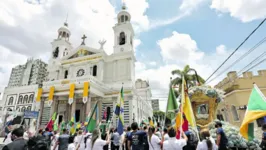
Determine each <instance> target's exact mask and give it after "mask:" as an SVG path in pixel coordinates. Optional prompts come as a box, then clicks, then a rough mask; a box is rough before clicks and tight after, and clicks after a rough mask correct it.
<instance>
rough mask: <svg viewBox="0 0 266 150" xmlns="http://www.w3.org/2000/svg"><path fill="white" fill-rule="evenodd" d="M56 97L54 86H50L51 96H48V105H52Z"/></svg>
mask: <svg viewBox="0 0 266 150" xmlns="http://www.w3.org/2000/svg"><path fill="white" fill-rule="evenodd" d="M53 99H54V86H51V87H50V92H49V98H48V105H49V106H51V105H52V103H53Z"/></svg>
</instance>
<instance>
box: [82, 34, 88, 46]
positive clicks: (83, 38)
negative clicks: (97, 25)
mask: <svg viewBox="0 0 266 150" xmlns="http://www.w3.org/2000/svg"><path fill="white" fill-rule="evenodd" d="M86 38H87V36H86V35H85V34H83V36H82V37H81V39H82V40H83V41H82V43H81V45H85V39H86Z"/></svg>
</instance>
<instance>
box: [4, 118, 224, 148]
mask: <svg viewBox="0 0 266 150" xmlns="http://www.w3.org/2000/svg"><path fill="white" fill-rule="evenodd" d="M216 127H217V141H216V142H215V140H214V139H212V138H211V136H210V133H209V131H208V130H207V129H203V130H201V132H200V138H201V139H200V142H198V140H197V138H195V135H194V134H193V133H192V132H190V131H186V132H182V131H181V136H180V138H177V137H176V136H177V134H176V132H177V131H176V130H175V129H174V128H173V127H169V128H167V129H166V128H165V129H163V130H161V129H160V128H159V127H157V128H155V127H153V126H144V127H139V126H138V124H137V123H136V122H134V123H132V124H131V127H127V129H126V130H125V131H124V133H123V134H122V135H120V134H119V133H118V132H117V130H116V129H114V128H112V129H110V130H109V131H107V130H106V132H102V131H100V130H99V129H94V131H93V132H92V133H90V132H86V131H85V130H81V129H76V132H75V133H74V134H73V135H71V134H70V132H69V131H68V130H67V129H62V131H61V133H59V132H57V131H49V129H48V128H46V129H45V130H42V129H40V130H39V131H38V133H37V135H27V136H25V134H26V132H25V130H24V129H23V127H19V128H16V129H14V130H13V131H12V132H10V134H8V136H7V138H6V139H5V141H10V142H9V143H7V144H6V145H5V146H4V148H3V150H109V149H111V150H226V144H227V142H228V140H227V138H226V135H225V133H224V132H223V129H222V125H221V123H219V122H218V123H217V124H216ZM195 139H196V140H195Z"/></svg>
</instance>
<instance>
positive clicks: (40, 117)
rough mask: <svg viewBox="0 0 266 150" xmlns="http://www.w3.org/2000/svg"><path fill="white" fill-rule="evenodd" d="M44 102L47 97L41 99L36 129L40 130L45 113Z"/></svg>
mask: <svg viewBox="0 0 266 150" xmlns="http://www.w3.org/2000/svg"><path fill="white" fill-rule="evenodd" d="M44 103H45V98H41V101H40V109H39V116H38V121H37V127H36V131H38V130H39V128H40V126H41V123H42V115H43V108H44Z"/></svg>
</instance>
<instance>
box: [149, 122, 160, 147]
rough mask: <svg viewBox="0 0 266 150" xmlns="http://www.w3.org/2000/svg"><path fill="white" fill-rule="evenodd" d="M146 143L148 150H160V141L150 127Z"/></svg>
mask: <svg viewBox="0 0 266 150" xmlns="http://www.w3.org/2000/svg"><path fill="white" fill-rule="evenodd" d="M148 135H149V137H148V143H149V149H150V150H161V140H160V138H159V137H158V136H156V135H155V128H154V127H150V128H149V131H148Z"/></svg>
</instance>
